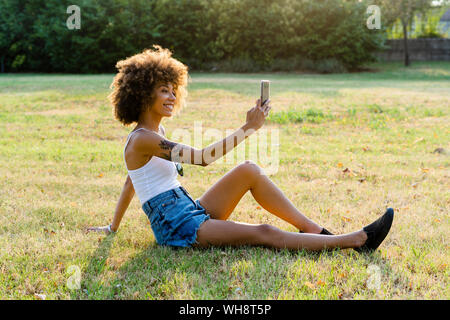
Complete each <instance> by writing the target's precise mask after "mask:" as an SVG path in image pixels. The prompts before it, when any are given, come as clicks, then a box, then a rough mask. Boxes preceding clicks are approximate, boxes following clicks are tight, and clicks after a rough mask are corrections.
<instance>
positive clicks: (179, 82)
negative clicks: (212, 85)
mask: <svg viewBox="0 0 450 320" xmlns="http://www.w3.org/2000/svg"><path fill="white" fill-rule="evenodd" d="M153 47H154V50H152V49H146V50H144V51H143V52H142V53H139V54H136V55H134V56H132V57H129V58H127V59H125V60H121V61H119V62H117V64H116V68H117V70H118V73H117V75H116V76H115V77H114V80H113V82H112V83H111V86H110V88H111V89H113V91H112V92H111V94H110V95H109V99H110V101H111V103H112V104H113V106H114V115H115V117H116V119H117V120H119V121H120V122H122V123H123V124H124V125H129V124H131V123H133V122H137V121H138V119H139V115H140V114H141V112H143V111H145V110H146V109H147V108H149V107H151V105H152V101H153V99H154V97H153V90H154V88H155V87H156V85H157V84H161V83H171V84H172V85H173V87H174V90H175V95H176V97H177V99H176V102H175V105H174V111H175V113H178V112H179V111H180V110H181V109H182V108H183V106H184V104H185V100H186V96H187V91H186V86H187V82H188V67H187V66H186V65H184V64H183V63H181V62H180V61H178V60H176V59H174V58H172V52H171V51H170V50H168V49H163V48H162V47H160V46H158V45H154V46H153Z"/></svg>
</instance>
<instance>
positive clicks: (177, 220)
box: [142, 187, 210, 247]
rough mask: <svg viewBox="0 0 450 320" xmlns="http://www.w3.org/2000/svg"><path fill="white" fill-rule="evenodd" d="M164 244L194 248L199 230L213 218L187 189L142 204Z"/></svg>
mask: <svg viewBox="0 0 450 320" xmlns="http://www.w3.org/2000/svg"><path fill="white" fill-rule="evenodd" d="M142 209H143V210H144V212H145V214H146V215H147V217H148V219H149V220H150V225H151V227H152V230H153V233H154V235H155V238H156V242H157V243H158V244H160V245H167V246H174V247H190V246H192V244H194V243H196V238H197V230H198V228H199V227H200V225H201V224H202V223H203V222H204V221H206V220H208V219H209V218H210V216H209V214H207V213H206V210H205V208H203V207H202V206H201V205H200V202H199V200H195V201H194V199H192V197H191V195H190V194H189V193H188V192H187V191H186V189H184V188H183V187H178V188H175V189H172V190H169V191H165V192H162V193H160V194H158V195H157V196H155V197H153V198H151V199H150V200H148V201H147V202H145V203H144V204H143V205H142Z"/></svg>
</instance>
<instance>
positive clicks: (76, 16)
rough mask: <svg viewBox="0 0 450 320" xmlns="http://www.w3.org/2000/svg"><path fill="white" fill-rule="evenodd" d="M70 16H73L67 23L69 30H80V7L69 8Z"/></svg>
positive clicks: (72, 6)
mask: <svg viewBox="0 0 450 320" xmlns="http://www.w3.org/2000/svg"><path fill="white" fill-rule="evenodd" d="M66 12H67V13H68V14H71V15H70V16H69V17H68V18H67V21H66V25H67V29H69V30H73V29H77V30H79V29H80V28H81V10H80V7H79V6H76V5H71V6H68V7H67V11H66Z"/></svg>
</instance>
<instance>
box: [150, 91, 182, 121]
mask: <svg viewBox="0 0 450 320" xmlns="http://www.w3.org/2000/svg"><path fill="white" fill-rule="evenodd" d="M176 99H177V98H176V96H175V89H174V87H173V85H172V84H171V83H161V84H158V85H156V87H155V89H154V100H153V104H152V107H151V109H150V110H151V111H152V112H156V113H158V114H159V115H161V116H163V117H171V116H172V113H173V108H174V106H175V100H176Z"/></svg>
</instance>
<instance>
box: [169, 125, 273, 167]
mask: <svg viewBox="0 0 450 320" xmlns="http://www.w3.org/2000/svg"><path fill="white" fill-rule="evenodd" d="M233 132H234V130H231V129H227V130H225V136H224V133H223V132H222V131H220V130H218V129H215V128H208V129H206V130H205V131H204V132H203V126H202V121H194V137H193V141H192V136H191V133H190V131H189V130H186V129H181V128H177V129H175V130H174V131H173V133H172V136H171V139H172V140H173V141H179V142H180V144H179V145H178V146H177V147H175V148H173V149H172V152H171V158H172V159H173V160H174V161H175V162H185V163H194V164H201V163H202V160H204V161H205V162H207V163H212V162H213V160H214V158H217V156H218V155H220V156H223V157H220V158H219V159H218V160H216V161H215V163H216V164H220V163H223V162H226V163H227V164H233V163H240V162H242V161H244V160H254V161H255V162H256V163H258V164H260V165H261V167H262V168H263V171H262V173H263V174H265V175H273V174H276V173H277V172H278V166H279V162H280V161H279V146H280V143H279V140H280V137H279V131H278V129H277V128H272V129H271V130H270V131H268V130H267V129H265V128H264V129H260V130H258V131H257V132H254V131H253V132H244V131H243V130H238V132H237V136H239V137H237V139H238V140H240V141H242V142H241V144H239V145H238V146H237V147H236V148H234V149H233V148H232V146H233V143H234V141H233V140H227V141H226V143H225V146H223V145H218V146H216V147H215V148H208V147H207V148H205V149H204V152H203V153H202V154H195V155H194V159H191V154H190V153H186V154H183V155H181V154H182V152H181V151H182V149H183V145H192V146H193V147H194V148H198V149H201V148H202V146H203V141H204V140H207V141H211V140H212V141H220V140H222V139H224V138H225V137H228V136H229V135H231V134H232V133H233ZM250 133H253V134H251V135H250V136H248V135H249V134H250ZM245 136H248V148H246V143H245ZM269 140H270V142H269ZM192 142H193V144H192ZM224 147H225V149H224ZM226 150H231V151H229V152H228V153H226V152H225V151H226ZM246 151H247V152H246ZM247 153H248V156H246V154H247ZM182 160H183V161H182ZM192 160H193V161H192Z"/></svg>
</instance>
